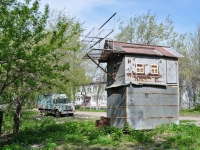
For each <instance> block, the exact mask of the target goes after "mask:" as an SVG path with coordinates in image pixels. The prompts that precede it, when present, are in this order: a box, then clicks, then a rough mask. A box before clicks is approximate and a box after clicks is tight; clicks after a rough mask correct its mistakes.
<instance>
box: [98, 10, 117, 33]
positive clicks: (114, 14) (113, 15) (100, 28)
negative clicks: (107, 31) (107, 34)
mask: <svg viewBox="0 0 200 150" xmlns="http://www.w3.org/2000/svg"><path fill="white" fill-rule="evenodd" d="M115 15H116V13H114V14H113V15H112V16H111V17H110V18H109V19H108V20H107V21H106V22H105V23H104V24H103V25H102V26H101V27H100V28H99V30H100V29H101V28H102V27H103V26H104V25H105V24H106V23H107V22H108V21H109V20H110V19H111V18H112V17H113V16H115Z"/></svg>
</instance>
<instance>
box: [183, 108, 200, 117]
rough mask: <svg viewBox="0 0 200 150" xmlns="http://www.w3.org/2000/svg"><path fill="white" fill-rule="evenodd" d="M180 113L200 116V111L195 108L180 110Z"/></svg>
mask: <svg viewBox="0 0 200 150" xmlns="http://www.w3.org/2000/svg"><path fill="white" fill-rule="evenodd" d="M179 114H180V115H182V116H200V111H199V110H198V111H197V110H194V109H186V110H180V111H179Z"/></svg>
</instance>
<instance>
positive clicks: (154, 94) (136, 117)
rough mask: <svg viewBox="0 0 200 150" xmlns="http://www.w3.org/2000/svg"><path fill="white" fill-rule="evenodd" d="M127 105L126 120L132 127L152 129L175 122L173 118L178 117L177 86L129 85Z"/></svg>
mask: <svg viewBox="0 0 200 150" xmlns="http://www.w3.org/2000/svg"><path fill="white" fill-rule="evenodd" d="M127 107H128V109H127V118H128V119H127V120H128V123H130V124H131V125H132V128H134V129H152V128H155V127H156V126H157V125H161V124H163V123H170V122H173V121H174V123H177V122H178V120H177V119H174V118H178V86H175V87H173V86H167V87H162V86H155V85H152V86H150V85H148V86H147V85H142V86H137V85H130V86H129V87H128V102H127ZM164 119H165V120H164ZM141 120H142V121H141ZM167 120H169V121H168V122H167ZM137 121H139V122H137ZM143 121H144V122H145V123H143ZM141 125H143V126H141Z"/></svg>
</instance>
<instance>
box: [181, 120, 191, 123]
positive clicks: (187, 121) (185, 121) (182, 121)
mask: <svg viewBox="0 0 200 150" xmlns="http://www.w3.org/2000/svg"><path fill="white" fill-rule="evenodd" d="M190 122H195V120H180V123H190Z"/></svg>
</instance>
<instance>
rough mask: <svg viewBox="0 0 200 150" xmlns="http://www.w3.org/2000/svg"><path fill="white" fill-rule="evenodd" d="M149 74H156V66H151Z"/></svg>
mask: <svg viewBox="0 0 200 150" xmlns="http://www.w3.org/2000/svg"><path fill="white" fill-rule="evenodd" d="M151 74H158V65H151Z"/></svg>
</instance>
